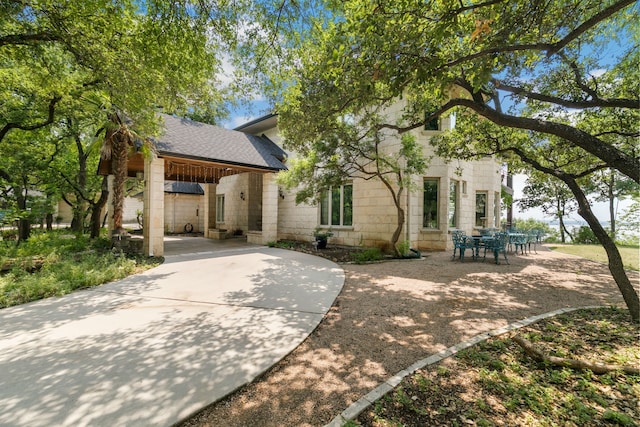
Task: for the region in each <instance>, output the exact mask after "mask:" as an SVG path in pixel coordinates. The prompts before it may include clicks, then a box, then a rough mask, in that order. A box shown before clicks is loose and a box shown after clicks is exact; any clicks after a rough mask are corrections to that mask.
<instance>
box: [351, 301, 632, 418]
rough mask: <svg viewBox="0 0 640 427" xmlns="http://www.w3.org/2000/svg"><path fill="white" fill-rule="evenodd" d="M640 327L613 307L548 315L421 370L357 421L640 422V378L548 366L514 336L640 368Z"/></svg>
mask: <svg viewBox="0 0 640 427" xmlns="http://www.w3.org/2000/svg"><path fill="white" fill-rule="evenodd" d="M639 332H640V329H639V327H638V325H637V324H633V323H632V322H631V319H630V316H629V313H628V312H627V311H626V310H624V309H619V308H614V307H610V308H603V309H591V310H578V311H575V312H571V313H567V314H564V315H560V316H556V317H553V318H549V319H545V320H542V321H540V322H537V323H534V324H532V325H529V326H527V327H524V328H522V329H520V330H517V331H513V332H509V333H507V334H504V335H502V336H498V337H493V338H490V339H488V340H486V341H484V342H482V343H479V344H476V345H474V346H472V347H470V348H468V349H465V350H462V351H460V352H459V353H458V354H457V355H455V356H453V357H451V358H448V359H445V360H444V361H442V362H440V363H439V364H436V365H430V366H428V367H426V368H424V369H422V370H418V371H417V372H416V373H415V374H413V375H410V376H408V377H407V378H405V379H404V380H403V381H402V383H401V384H399V385H398V386H397V387H396V388H395V389H394V390H392V391H390V392H389V393H387V394H386V395H385V396H384V397H383V398H381V399H380V400H378V401H376V402H375V404H374V405H372V406H371V407H370V408H369V409H368V410H366V411H364V412H363V413H362V414H361V415H360V416H359V417H358V418H357V420H356V421H357V425H361V426H376V427H377V426H391V425H394V426H395V425H402V426H423V425H424V426H426V425H429V426H455V425H457V426H465V425H477V426H495V425H522V426H576V427H577V426H586V425H588V426H603V427H604V426H639V425H640V424H639V423H638V420H640V376H638V375H631V374H624V373H622V372H621V371H617V370H616V371H611V372H609V373H606V374H601V375H595V374H593V373H592V372H591V371H590V370H573V369H569V368H566V367H560V366H550V365H546V364H544V363H540V362H537V361H535V360H533V359H531V358H530V357H529V356H527V354H526V353H525V352H524V350H523V349H522V348H520V346H518V345H517V344H516V343H515V342H514V340H513V339H512V337H513V336H514V335H520V336H522V337H524V338H526V339H528V340H529V341H531V342H532V343H533V344H534V345H535V346H536V347H538V348H539V349H541V350H542V351H543V352H545V353H546V354H548V355H553V356H563V355H564V357H569V358H576V359H583V360H589V361H592V362H602V363H606V364H617V365H628V366H638V364H640V347H639V346H638V345H637V337H638V333H639ZM445 365H446V366H445Z"/></svg>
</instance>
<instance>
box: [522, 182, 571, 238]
mask: <svg viewBox="0 0 640 427" xmlns="http://www.w3.org/2000/svg"><path fill="white" fill-rule="evenodd" d="M522 193H523V198H522V199H520V200H518V204H519V206H520V210H521V211H525V210H527V209H531V208H540V209H541V210H542V212H543V213H544V214H545V215H548V216H551V217H553V218H555V219H557V220H558V223H559V225H560V241H561V242H562V243H565V241H566V239H565V234H567V235H568V236H569V238H571V240H573V237H572V236H571V233H570V232H569V230H568V229H567V227H566V225H565V223H564V220H565V218H567V217H568V216H569V215H570V214H571V213H573V212H575V211H577V210H578V206H577V204H576V202H575V200H574V196H573V194H572V193H571V191H570V190H569V189H568V188H567V186H566V185H565V184H564V183H563V182H562V181H560V180H558V179H556V178H553V177H549V176H548V175H545V174H543V173H541V172H537V171H533V172H531V173H530V174H529V176H528V178H527V181H526V183H525V186H524V188H523V189H522Z"/></svg>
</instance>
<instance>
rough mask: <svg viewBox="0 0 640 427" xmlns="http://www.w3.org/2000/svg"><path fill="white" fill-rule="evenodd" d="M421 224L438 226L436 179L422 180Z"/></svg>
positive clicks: (432, 226)
mask: <svg viewBox="0 0 640 427" xmlns="http://www.w3.org/2000/svg"><path fill="white" fill-rule="evenodd" d="M422 226H423V227H424V228H438V180H437V179H425V180H424V200H423V202H422Z"/></svg>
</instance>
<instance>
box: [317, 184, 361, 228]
mask: <svg viewBox="0 0 640 427" xmlns="http://www.w3.org/2000/svg"><path fill="white" fill-rule="evenodd" d="M345 187H351V223H350V224H345V216H346V215H345ZM338 188H339V192H340V201H339V202H338V203H339V207H338V209H339V211H338V215H339V220H338V222H339V224H333V210H334V206H333V192H334V190H336V189H338ZM325 206H326V217H327V218H326V223H324V224H323V222H322V221H323V212H322V211H323V208H324V207H325ZM318 224H319V225H320V226H321V227H341V228H350V227H353V182H346V183H344V184H342V185H340V187H330V188H328V189H326V190H324V191H323V192H322V194H321V195H320V203H319V209H318Z"/></svg>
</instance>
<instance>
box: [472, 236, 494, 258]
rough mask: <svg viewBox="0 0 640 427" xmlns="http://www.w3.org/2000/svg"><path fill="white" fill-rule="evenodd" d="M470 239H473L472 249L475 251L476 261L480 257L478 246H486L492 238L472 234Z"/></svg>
mask: <svg viewBox="0 0 640 427" xmlns="http://www.w3.org/2000/svg"><path fill="white" fill-rule="evenodd" d="M470 237H471V238H472V239H473V249H474V251H475V257H474V259H476V260H477V259H478V258H479V257H480V246H486V245H487V243H488V242H492V241H493V236H486V235H484V236H483V235H480V234H474V235H471V236H470Z"/></svg>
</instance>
